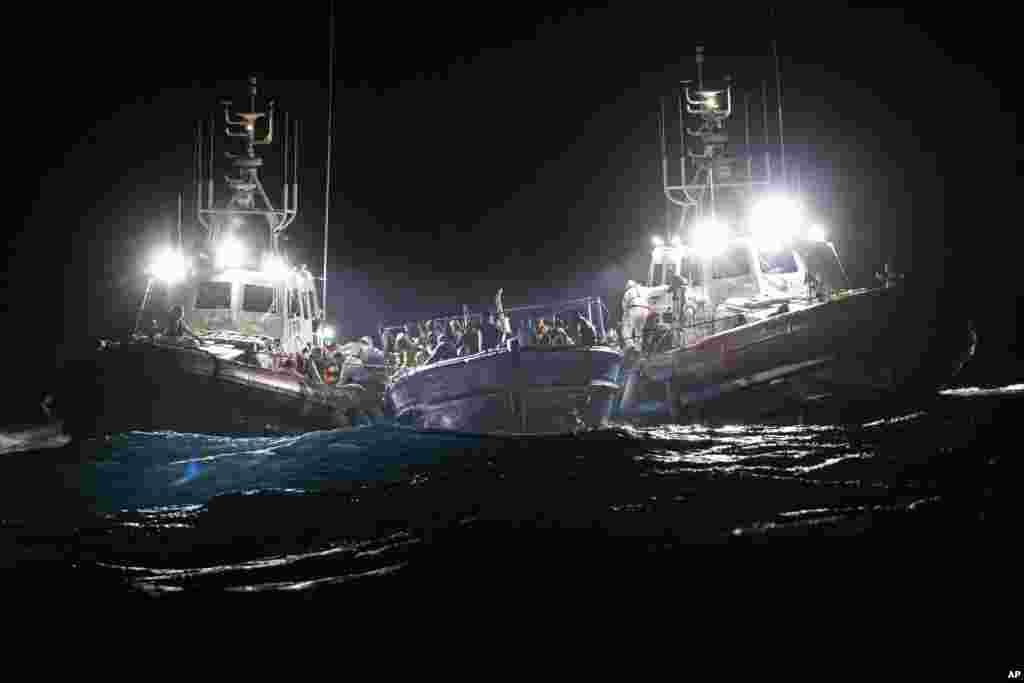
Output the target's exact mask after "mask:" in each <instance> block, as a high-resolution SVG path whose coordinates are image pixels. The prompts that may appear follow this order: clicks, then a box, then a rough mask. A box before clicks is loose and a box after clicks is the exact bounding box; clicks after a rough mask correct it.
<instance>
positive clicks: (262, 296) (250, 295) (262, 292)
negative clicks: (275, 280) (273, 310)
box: [242, 285, 274, 313]
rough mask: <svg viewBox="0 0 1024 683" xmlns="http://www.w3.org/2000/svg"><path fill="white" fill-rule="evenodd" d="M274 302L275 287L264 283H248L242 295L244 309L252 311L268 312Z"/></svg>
mask: <svg viewBox="0 0 1024 683" xmlns="http://www.w3.org/2000/svg"><path fill="white" fill-rule="evenodd" d="M273 304H274V288H273V287H264V286H262V285H246V286H245V292H244V293H243V295H242V310H243V311H248V312H250V313H266V312H267V311H269V310H270V307H271V306H272V305H273Z"/></svg>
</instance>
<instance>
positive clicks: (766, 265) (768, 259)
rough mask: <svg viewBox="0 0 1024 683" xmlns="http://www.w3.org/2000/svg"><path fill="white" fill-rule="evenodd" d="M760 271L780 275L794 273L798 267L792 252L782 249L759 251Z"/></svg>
mask: <svg viewBox="0 0 1024 683" xmlns="http://www.w3.org/2000/svg"><path fill="white" fill-rule="evenodd" d="M760 259H761V272H762V273H765V274H766V275H780V274H783V273H795V272H797V270H798V268H797V265H796V259H795V258H794V257H793V252H792V251H790V250H789V249H783V250H781V251H776V252H768V253H761V254H760Z"/></svg>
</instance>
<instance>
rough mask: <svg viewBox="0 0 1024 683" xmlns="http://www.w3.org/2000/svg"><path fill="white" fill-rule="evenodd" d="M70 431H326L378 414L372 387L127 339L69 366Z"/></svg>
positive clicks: (186, 348)
mask: <svg viewBox="0 0 1024 683" xmlns="http://www.w3.org/2000/svg"><path fill="white" fill-rule="evenodd" d="M69 374H70V377H69V380H70V381H71V382H72V387H71V390H70V391H69V393H70V394H71V396H72V397H73V400H74V402H75V405H76V407H75V410H74V418H73V425H74V426H73V429H74V431H75V433H77V434H81V435H85V434H100V433H108V434H109V433H114V432H120V431H127V430H131V429H140V430H146V429H154V430H172V431H182V432H225V433H265V432H298V431H310V430H318V429H334V428H339V427H347V426H351V425H352V424H353V423H356V422H359V421H361V420H365V419H366V418H373V417H376V416H379V415H380V414H381V412H382V411H381V402H380V396H381V395H382V393H383V388H381V390H380V391H375V390H374V389H373V388H372V387H371V388H367V387H363V386H360V385H344V386H329V385H323V384H315V383H312V382H309V381H307V380H306V379H305V378H303V377H301V376H300V375H298V374H296V373H289V372H279V371H274V370H270V369H266V368H260V367H254V366H250V365H246V364H243V363H239V362H235V361H231V360H225V359H222V358H218V357H217V356H215V355H213V354H210V353H207V352H205V351H203V350H201V349H198V348H189V347H180V346H173V345H164V344H159V343H152V342H128V343H125V344H121V345H118V346H116V347H115V348H107V349H103V350H99V351H97V352H96V353H95V354H94V356H93V357H92V358H89V359H87V360H82V361H79V362H78V363H77V364H75V366H74V367H73V369H72V370H71V371H70V373H69Z"/></svg>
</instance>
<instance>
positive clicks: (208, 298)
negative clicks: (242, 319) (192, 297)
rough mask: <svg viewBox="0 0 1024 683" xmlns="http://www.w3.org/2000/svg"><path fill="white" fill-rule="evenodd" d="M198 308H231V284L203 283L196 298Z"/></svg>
mask: <svg viewBox="0 0 1024 683" xmlns="http://www.w3.org/2000/svg"><path fill="white" fill-rule="evenodd" d="M196 308H231V283H230V282H202V283H200V285H199V294H198V295H197V296H196Z"/></svg>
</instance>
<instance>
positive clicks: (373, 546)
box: [0, 385, 1024, 596]
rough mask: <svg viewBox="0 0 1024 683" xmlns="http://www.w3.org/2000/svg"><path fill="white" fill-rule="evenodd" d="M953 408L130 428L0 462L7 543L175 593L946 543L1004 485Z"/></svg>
mask: <svg viewBox="0 0 1024 683" xmlns="http://www.w3.org/2000/svg"><path fill="white" fill-rule="evenodd" d="M1022 389H1024V385H1010V386H1007V387H1002V388H1000V389H999V390H998V391H1000V392H1002V394H1001V395H1003V396H1009V395H1013V394H1016V393H1020V392H1021V390H1022ZM956 391H959V392H960V393H954V394H951V395H952V396H973V395H975V394H976V393H977V392H976V391H975V389H973V388H972V389H962V390H956ZM977 391H991V390H977ZM952 404H954V407H953V408H951V409H946V410H944V411H940V410H933V409H931V408H929V409H927V410H920V411H911V412H908V413H907V414H905V415H902V416H897V417H894V418H890V419H887V420H878V421H874V422H869V423H866V424H863V425H860V426H854V427H851V426H845V427H840V426H829V425H801V426H788V427H780V426H767V425H754V426H726V427H709V426H700V425H690V426H683V425H677V426H661V427H646V428H640V427H631V426H623V425H619V426H615V427H612V428H607V429H601V430H594V431H590V432H585V433H581V434H576V435H566V436H562V437H528V438H503V437H486V436H479V435H459V434H445V433H418V432H414V431H411V430H408V429H405V428H400V427H394V426H386V425H377V426H371V427H362V428H355V429H346V430H333V431H323V432H312V433H308V434H303V435H300V436H295V435H290V436H264V437H249V436H246V437H241V436H240V437H229V436H214V435H203V434H182V433H176V432H131V433H126V434H120V435H116V436H114V437H112V438H109V439H99V440H91V441H86V442H82V443H79V444H73V445H70V446H67V447H65V448H63V449H57V450H55V451H52V452H50V453H49V454H46V455H43V454H35V455H24V454H22V455H13V456H10V457H8V458H5V459H4V460H3V461H2V467H3V468H4V471H3V472H2V473H0V488H2V491H0V501H2V506H3V508H2V519H3V525H2V527H0V542H2V543H3V544H4V547H5V548H6V549H7V550H8V551H10V556H11V557H13V558H15V564H16V565H18V564H20V565H21V566H37V565H38V564H39V563H43V565H45V566H53V565H58V566H63V567H74V568H76V570H77V571H81V570H82V568H87V569H88V571H89V572H92V573H93V574H95V575H97V576H101V577H104V580H112V581H114V582H115V584H116V585H119V586H124V587H130V588H135V589H137V590H139V591H143V592H144V593H145V594H146V595H159V596H173V595H179V594H197V593H202V594H204V595H205V594H209V593H210V592H211V591H212V592H213V593H215V594H220V595H228V594H231V595H235V594H251V593H256V594H293V593H296V592H298V593H303V594H308V593H311V592H313V593H317V594H320V593H322V592H324V591H328V592H330V591H345V590H347V589H348V588H350V587H351V586H353V585H358V586H362V587H365V586H368V585H393V582H395V581H403V580H404V581H415V580H416V579H415V577H422V576H423V575H424V572H442V573H444V574H445V575H455V576H461V575H472V576H474V577H479V576H482V575H493V574H494V573H495V572H497V571H499V570H500V571H503V572H509V571H513V570H512V569H510V568H514V571H515V572H518V574H517V575H518V576H523V575H529V574H530V573H531V572H533V573H538V572H539V573H542V574H543V573H547V572H553V571H556V568H558V567H563V568H564V567H575V568H577V569H580V567H581V563H584V564H585V563H587V562H596V563H598V564H601V565H602V566H603V565H605V564H607V563H608V562H609V561H615V558H619V560H618V561H625V560H624V559H622V558H631V560H630V561H633V562H635V561H637V558H647V559H648V560H650V559H651V558H658V561H662V560H663V559H664V557H666V553H668V554H671V553H673V552H676V551H678V549H679V548H680V547H685V546H687V545H692V544H694V543H749V542H759V541H764V540H767V539H771V538H782V537H797V538H808V537H815V538H817V537H824V536H854V537H861V538H881V539H892V540H896V541H899V542H904V541H905V540H906V539H917V540H919V539H921V538H939V537H944V536H946V535H947V534H952V533H954V530H955V529H956V528H957V527H958V525H968V526H970V527H972V528H978V525H982V524H984V523H986V521H991V518H992V516H993V514H994V513H993V511H992V508H991V505H990V504H989V503H990V501H991V500H993V499H994V496H993V494H992V492H993V491H999V490H1002V487H1005V486H1006V483H1005V481H1008V480H1009V479H1008V478H1006V477H1004V476H1002V475H999V474H997V473H998V472H1000V469H999V468H1000V467H1003V466H1004V465H1005V462H1006V459H1005V458H1003V457H1002V453H1003V452H1004V451H1005V449H1006V447H1005V445H1002V444H1003V440H1002V439H1001V437H1000V436H999V435H990V434H993V433H992V432H991V431H983V430H981V428H980V427H979V426H978V425H979V423H981V422H985V423H992V422H993V421H996V422H997V421H998V418H996V417H993V416H992V414H991V413H989V412H986V413H985V415H984V417H985V420H984V421H982V420H979V419H977V418H978V417H979V416H981V414H980V413H977V412H976V411H977V410H978V409H977V408H975V407H972V406H978V405H980V404H978V403H976V402H971V401H967V402H963V401H954V402H952ZM972 410H973V411H975V412H971V411H972ZM986 410H988V409H986ZM979 444H980V445H979ZM986 501H989V503H987V502H986ZM42 519H45V520H46V522H45V524H43V523H42V522H41V521H40V520H42ZM595 558H600V559H595ZM439 568H443V569H439ZM488 572H489V573H490V574H488ZM90 575H92V574H90ZM432 576H433V574H432ZM410 577H412V578H410Z"/></svg>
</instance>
